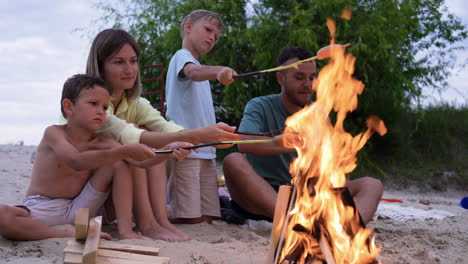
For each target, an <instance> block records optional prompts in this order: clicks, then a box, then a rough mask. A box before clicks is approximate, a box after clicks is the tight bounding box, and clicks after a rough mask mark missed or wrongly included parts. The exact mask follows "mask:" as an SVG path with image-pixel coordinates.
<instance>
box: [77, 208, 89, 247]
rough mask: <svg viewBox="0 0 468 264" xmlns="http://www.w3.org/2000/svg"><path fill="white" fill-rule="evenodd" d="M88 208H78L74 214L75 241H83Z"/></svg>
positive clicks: (86, 228) (86, 229)
mask: <svg viewBox="0 0 468 264" xmlns="http://www.w3.org/2000/svg"><path fill="white" fill-rule="evenodd" d="M88 223H89V208H80V209H78V210H77V211H76V213H75V239H76V240H85V239H86V234H87V233H88Z"/></svg>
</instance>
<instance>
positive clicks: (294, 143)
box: [267, 19, 386, 264]
mask: <svg viewBox="0 0 468 264" xmlns="http://www.w3.org/2000/svg"><path fill="white" fill-rule="evenodd" d="M327 26H328V28H329V30H330V32H331V35H332V40H331V44H332V45H331V50H330V62H329V64H328V65H326V66H325V67H324V68H323V69H322V70H321V71H320V73H319V75H318V78H317V79H316V80H315V81H314V83H313V85H312V87H311V89H313V90H314V91H315V92H316V95H317V99H316V101H315V102H314V103H313V104H311V105H309V106H307V107H305V108H304V109H302V110H301V111H299V112H297V113H296V114H294V115H293V116H291V117H290V118H288V120H287V121H286V130H285V133H284V135H283V140H284V144H285V146H287V147H291V148H295V149H296V151H297V154H298V157H297V159H295V160H294V161H293V162H292V164H291V169H290V171H291V174H292V175H293V178H292V188H291V187H286V186H282V188H281V189H280V192H279V195H278V200H277V207H276V210H275V218H274V222H273V230H272V248H271V251H270V253H271V256H270V259H269V260H268V261H267V262H268V263H272V262H273V263H275V264H276V263H328V264H331V263H347V264H348V263H350V264H351V263H359V264H362V263H379V258H378V256H379V253H380V249H379V248H378V247H377V246H376V245H375V237H373V236H371V232H372V230H371V229H369V228H365V227H364V225H363V224H362V223H361V221H360V218H359V214H358V212H357V209H356V206H355V204H354V201H353V199H352V197H351V195H350V194H349V192H348V190H347V188H346V174H348V173H350V172H351V171H353V170H354V168H355V167H356V162H357V158H356V154H357V152H358V151H359V150H360V149H361V148H362V147H363V146H364V144H365V143H366V142H367V140H368V139H369V138H370V136H371V135H372V134H373V133H374V132H378V133H379V134H380V135H383V134H385V133H386V128H385V125H384V123H383V122H382V121H381V120H380V119H379V118H377V117H375V116H371V117H370V118H369V119H368V120H367V130H366V131H365V132H363V133H360V134H358V135H356V136H352V135H351V134H350V133H348V132H346V131H345V130H344V126H343V122H344V120H345V118H346V115H347V113H348V112H351V111H353V110H354V109H356V107H357V102H358V98H357V97H358V95H359V94H361V93H362V91H363V89H364V84H363V83H362V82H360V81H358V80H356V79H354V78H353V77H352V74H353V72H354V63H355V60H356V58H355V57H353V56H352V55H351V54H346V53H345V50H344V48H343V47H342V46H340V45H333V44H335V40H334V32H335V23H334V21H333V20H331V19H329V20H328V21H327ZM330 116H334V118H332V119H333V120H334V121H332V120H331V118H330ZM288 201H289V202H288ZM288 203H289V205H288ZM287 207H289V208H287ZM275 252H276V255H275Z"/></svg>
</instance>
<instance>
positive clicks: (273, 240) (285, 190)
mask: <svg viewBox="0 0 468 264" xmlns="http://www.w3.org/2000/svg"><path fill="white" fill-rule="evenodd" d="M290 197H291V186H287V185H281V186H280V188H279V191H278V197H277V198H276V205H275V215H274V217H273V225H272V227H271V236H270V248H269V250H268V255H267V259H266V262H265V263H267V264H271V263H273V261H274V258H275V252H276V249H277V247H278V242H279V238H280V236H281V230H282V229H283V225H284V222H285V221H284V220H285V218H286V215H287V209H288V203H289V199H290Z"/></svg>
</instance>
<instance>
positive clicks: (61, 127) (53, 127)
mask: <svg viewBox="0 0 468 264" xmlns="http://www.w3.org/2000/svg"><path fill="white" fill-rule="evenodd" d="M65 126H66V125H50V126H48V127H47V128H46V129H45V131H44V134H46V133H57V132H59V131H65Z"/></svg>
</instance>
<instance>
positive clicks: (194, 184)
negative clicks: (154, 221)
mask: <svg viewBox="0 0 468 264" xmlns="http://www.w3.org/2000/svg"><path fill="white" fill-rule="evenodd" d="M168 169H169V170H170V173H169V176H170V179H169V196H170V199H169V200H170V202H169V205H170V207H171V208H170V209H171V212H170V215H171V216H172V217H174V218H196V217H200V216H202V215H207V216H215V217H219V216H221V213H220V206H219V194H218V181H217V180H216V176H217V173H216V163H215V160H206V159H184V160H170V161H169V162H168Z"/></svg>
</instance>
